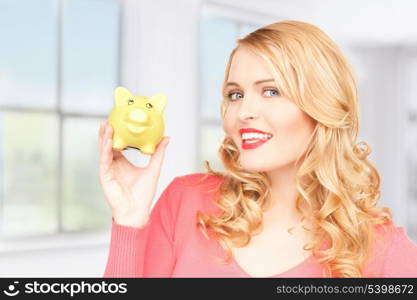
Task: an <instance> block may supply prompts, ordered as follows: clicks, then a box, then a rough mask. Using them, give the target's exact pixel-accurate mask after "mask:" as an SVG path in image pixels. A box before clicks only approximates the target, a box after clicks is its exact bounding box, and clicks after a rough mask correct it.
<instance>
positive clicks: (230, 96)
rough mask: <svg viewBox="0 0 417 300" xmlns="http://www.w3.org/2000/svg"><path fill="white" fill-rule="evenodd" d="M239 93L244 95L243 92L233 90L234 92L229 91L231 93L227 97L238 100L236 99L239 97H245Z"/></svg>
mask: <svg viewBox="0 0 417 300" xmlns="http://www.w3.org/2000/svg"><path fill="white" fill-rule="evenodd" d="M235 95H236V97H234V96H235ZM237 95H240V96H242V94H241V93H237V92H232V93H229V94H228V95H227V97H229V99H231V100H236V99H239V98H243V96H242V97H238V96H237Z"/></svg>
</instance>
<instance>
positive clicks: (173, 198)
mask: <svg viewBox="0 0 417 300" xmlns="http://www.w3.org/2000/svg"><path fill="white" fill-rule="evenodd" d="M203 175H204V174H203V173H196V174H189V175H185V176H180V177H176V178H174V180H173V181H172V182H171V183H170V184H169V185H168V187H167V188H166V189H165V190H164V191H163V193H162V194H161V197H160V198H159V199H158V201H157V203H156V204H155V206H154V207H153V209H152V212H151V217H150V221H149V222H148V224H146V225H145V226H144V227H142V228H134V227H129V226H121V225H119V224H117V223H115V222H114V219H113V220H112V232H111V242H110V249H109V256H108V261H107V266H106V270H105V273H104V277H251V276H250V275H249V274H248V273H246V272H245V270H244V269H242V268H241V267H240V266H239V264H238V263H237V262H236V261H235V260H232V262H231V263H230V264H221V263H219V262H217V261H216V260H215V257H225V256H226V252H225V250H224V249H223V248H222V247H221V246H220V244H219V243H217V242H214V241H213V240H210V241H209V240H207V239H206V238H205V237H204V236H203V235H202V234H201V232H200V231H199V230H198V229H197V228H196V226H195V223H196V212H197V211H198V210H202V211H203V212H205V213H211V212H218V211H219V208H218V207H217V206H215V205H214V203H213V199H214V195H213V192H212V191H210V189H213V187H214V188H215V187H216V186H218V185H219V184H220V183H221V180H222V179H221V177H218V176H215V175H210V176H209V177H208V178H207V179H206V180H205V181H204V182H202V183H199V184H197V179H199V178H201V177H202V176H203ZM375 229H376V233H377V238H376V239H375V244H374V245H375V246H374V247H373V249H374V250H373V251H372V255H371V259H370V260H369V261H368V263H367V265H366V266H365V269H364V277H417V245H416V244H415V243H413V242H412V241H411V240H410V238H409V237H408V236H407V234H406V232H405V231H404V228H403V227H398V226H395V225H394V224H393V225H392V226H388V225H377V226H375ZM311 259H312V256H310V257H308V258H306V259H305V260H304V261H302V262H301V263H299V264H297V265H295V266H293V267H291V268H290V269H289V270H286V271H285V272H282V273H279V274H276V275H275V276H272V277H323V275H322V274H323V273H322V271H323V269H324V268H323V266H322V265H321V264H319V263H316V262H313V261H311Z"/></svg>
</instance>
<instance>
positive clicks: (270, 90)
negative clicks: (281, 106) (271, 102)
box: [264, 89, 279, 97]
mask: <svg viewBox="0 0 417 300" xmlns="http://www.w3.org/2000/svg"><path fill="white" fill-rule="evenodd" d="M264 92H274V93H275V94H273V93H269V94H270V96H271V97H272V96H278V95H279V92H278V90H274V89H266V90H265V91H264Z"/></svg>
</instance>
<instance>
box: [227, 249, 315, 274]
mask: <svg viewBox="0 0 417 300" xmlns="http://www.w3.org/2000/svg"><path fill="white" fill-rule="evenodd" d="M312 258H313V254H310V255H309V256H308V257H307V258H305V259H304V260H302V261H300V262H299V263H297V264H295V265H294V266H292V267H290V268H289V269H287V270H286V271H283V272H280V273H278V274H275V275H271V276H266V277H256V276H253V275H250V274H249V273H248V272H247V271H246V270H245V269H244V268H243V267H242V266H241V265H240V264H239V263H238V262H237V261H236V259H235V258H234V257H232V264H233V265H234V266H235V268H236V269H237V270H238V271H239V272H240V273H241V274H242V275H244V276H245V277H250V278H274V277H283V275H286V274H288V273H291V272H294V271H295V270H297V269H299V268H301V267H303V266H304V265H306V264H307V263H308V262H309V261H310V259H312Z"/></svg>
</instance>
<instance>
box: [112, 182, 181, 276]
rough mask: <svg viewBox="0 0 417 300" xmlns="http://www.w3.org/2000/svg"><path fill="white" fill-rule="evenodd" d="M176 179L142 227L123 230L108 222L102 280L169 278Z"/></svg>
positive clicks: (172, 262)
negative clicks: (105, 262)
mask: <svg viewBox="0 0 417 300" xmlns="http://www.w3.org/2000/svg"><path fill="white" fill-rule="evenodd" d="M177 185H178V184H177V178H175V179H174V180H173V181H172V182H171V183H170V184H169V185H168V187H167V188H166V189H165V190H164V191H163V192H162V194H161V196H160V198H159V200H158V201H157V203H156V204H155V206H154V208H153V209H152V212H151V214H150V218H149V221H148V223H147V224H146V225H144V226H142V227H140V228H137V227H130V226H123V225H119V224H117V223H116V222H115V221H114V219H113V220H112V232H111V241H110V248H109V255H108V260H107V266H106V270H105V273H104V277H170V276H171V273H172V270H173V267H174V265H175V260H174V251H173V250H174V248H173V236H174V224H175V218H174V213H175V211H177V209H175V205H176V204H177V205H178V203H179V202H178V201H177V199H175V198H178V197H179V196H180V193H179V192H177V191H176V190H178V188H177Z"/></svg>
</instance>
